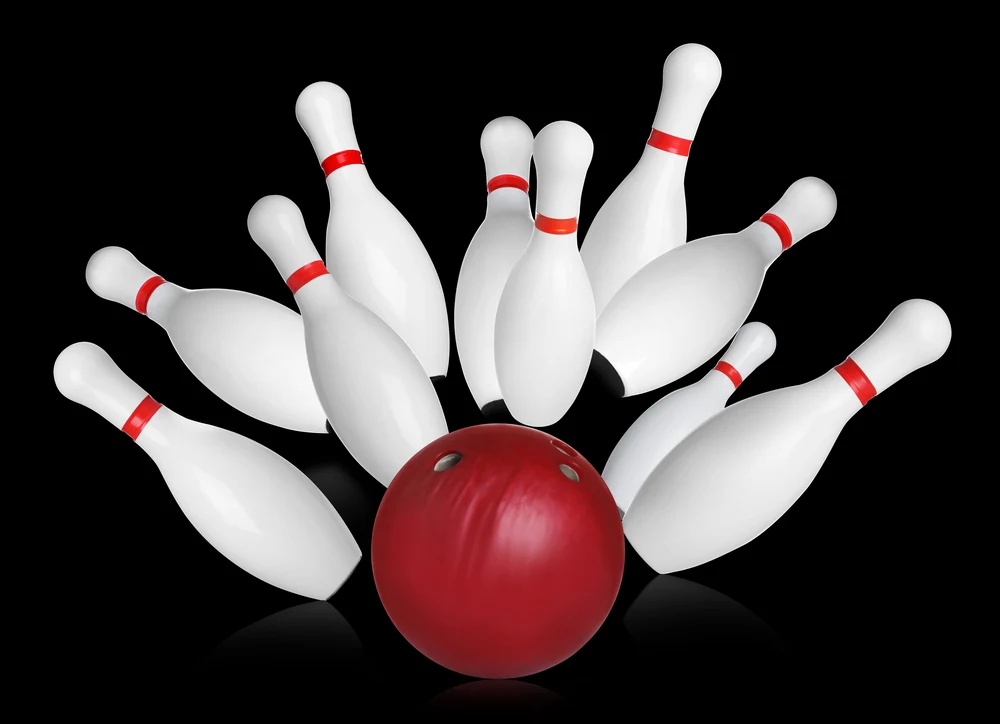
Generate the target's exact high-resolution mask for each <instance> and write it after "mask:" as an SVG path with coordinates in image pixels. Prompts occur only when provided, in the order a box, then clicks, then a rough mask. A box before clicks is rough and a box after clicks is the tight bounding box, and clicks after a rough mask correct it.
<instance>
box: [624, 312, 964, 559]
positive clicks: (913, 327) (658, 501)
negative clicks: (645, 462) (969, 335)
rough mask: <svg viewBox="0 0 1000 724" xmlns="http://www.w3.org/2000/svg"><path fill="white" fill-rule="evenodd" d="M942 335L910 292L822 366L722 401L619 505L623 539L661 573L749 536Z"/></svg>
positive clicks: (936, 351)
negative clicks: (854, 345) (808, 376)
mask: <svg viewBox="0 0 1000 724" xmlns="http://www.w3.org/2000/svg"><path fill="white" fill-rule="evenodd" d="M950 341H951V324H950V323H949V321H948V317H947V316H946V315H945V313H944V311H942V309H941V307H939V306H938V305H936V304H934V303H933V302H929V301H927V300H924V299H911V300H910V301H908V302H903V303H902V304H900V305H899V306H898V307H896V308H895V309H894V310H893V311H892V313H891V314H889V317H888V318H887V319H886V320H885V322H884V323H883V324H882V326H880V327H879V328H878V329H877V330H876V331H875V333H874V334H872V336H871V337H869V338H868V340H867V341H865V343H864V344H862V345H861V346H860V347H858V349H857V350H855V352H854V354H852V355H851V356H850V357H848V358H847V360H845V361H844V362H843V363H842V364H839V365H837V366H836V367H834V368H833V369H832V370H830V371H829V372H827V373H826V374H825V375H823V376H821V377H819V378H817V379H815V380H813V381H812V382H807V383H805V384H802V385H796V386H794V387H786V388H784V389H780V390H774V391H771V392H765V393H764V394H761V395H757V396H756V397H750V398H747V399H745V400H741V401H740V402H736V403H734V404H732V405H730V406H729V407H727V408H726V409H724V410H723V411H722V412H720V413H718V414H717V415H715V416H714V417H712V418H711V419H709V420H708V421H707V422H706V423H705V424H703V425H701V426H700V427H699V428H698V429H697V430H695V431H694V432H692V433H691V434H690V435H689V436H688V437H687V438H685V439H684V440H683V441H681V443H680V444H678V445H677V447H675V448H674V449H673V451H671V452H670V454H668V455H667V456H666V457H665V458H664V459H663V462H661V463H660V464H659V465H658V466H657V467H656V469H655V470H654V471H653V472H652V474H650V476H649V478H647V480H646V482H645V483H644V484H643V486H642V487H641V488H640V489H639V492H638V494H637V495H636V496H635V499H634V500H633V501H632V505H631V506H630V507H629V509H628V511H626V513H625V520H624V523H623V524H624V527H625V535H626V536H627V537H628V539H629V542H631V544H632V546H633V547H634V548H635V550H636V552H638V553H639V555H640V556H642V558H643V560H645V561H646V563H648V564H649V565H650V566H651V567H652V568H654V569H655V570H656V571H658V572H660V573H671V572H673V571H681V570H684V569H687V568H691V567H693V566H697V565H700V564H702V563H707V562H708V561H711V560H713V559H715V558H718V557H719V556H722V555H725V554H726V553H728V552H730V551H732V550H735V549H736V548H739V547H740V546H743V545H745V544H747V543H749V542H750V541H752V540H753V539H754V538H756V537H757V536H758V535H760V534H761V533H763V532H764V531H765V530H767V529H768V527H770V526H771V525H772V524H773V523H774V522H775V521H776V520H778V518H780V517H781V516H782V514H783V513H784V512H785V511H786V510H788V509H789V508H790V507H791V506H792V504H793V503H794V502H795V501H796V500H797V499H798V498H799V496H800V495H802V493H803V492H805V490H806V488H807V487H808V486H809V484H810V483H811V482H812V481H813V479H814V478H815V477H816V474H817V473H818V472H819V469H820V467H821V466H822V465H823V463H824V461H825V460H826V458H827V456H828V455H829V453H830V449H831V448H832V447H833V444H834V442H836V440H837V437H838V436H839V435H840V432H841V430H842V429H843V427H844V425H845V424H846V423H847V421H848V420H849V419H851V417H853V416H854V414H855V413H856V412H857V411H858V410H860V409H861V408H862V407H863V406H864V405H865V403H867V402H868V401H869V400H870V399H871V398H872V397H874V396H875V395H876V394H878V393H880V392H885V390H886V388H888V387H889V386H890V385H891V384H893V383H894V382H896V381H897V380H899V379H901V378H902V377H904V376H906V375H908V374H909V373H910V372H913V371H914V370H917V369H919V368H921V367H923V366H924V365H927V364H930V363H931V362H933V361H935V360H936V359H938V358H939V357H940V356H941V355H942V354H944V352H945V350H946V349H947V348H948V343H949V342H950Z"/></svg>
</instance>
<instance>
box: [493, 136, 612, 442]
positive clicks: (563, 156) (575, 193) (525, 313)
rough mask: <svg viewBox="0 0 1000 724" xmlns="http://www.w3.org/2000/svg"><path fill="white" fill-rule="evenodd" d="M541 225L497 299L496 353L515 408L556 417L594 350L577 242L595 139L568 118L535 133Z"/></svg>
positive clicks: (525, 416) (533, 422)
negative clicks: (584, 191) (586, 180)
mask: <svg viewBox="0 0 1000 724" xmlns="http://www.w3.org/2000/svg"><path fill="white" fill-rule="evenodd" d="M533 154H534V158H535V172H536V174H537V178H538V190H537V194H536V197H535V228H534V230H533V231H532V234H531V239H530V241H529V242H528V248H527V249H526V250H525V252H524V253H523V254H522V255H521V258H520V259H518V261H517V264H516V265H515V266H514V269H513V270H512V271H511V273H510V276H509V277H508V278H507V283H506V284H505V285H504V289H503V293H502V294H501V295H500V303H499V304H498V305H497V317H496V329H495V331H494V358H495V361H496V369H497V380H498V381H499V382H500V391H501V392H502V394H503V399H504V402H505V403H506V405H507V409H508V411H509V412H510V414H511V416H512V417H513V418H514V419H515V420H517V421H518V422H520V423H522V424H524V425H530V426H532V427H545V426H547V425H553V424H555V423H556V422H558V421H559V420H560V419H561V418H562V416H563V415H565V414H566V411H567V410H569V408H570V406H571V405H572V404H573V402H574V401H575V400H576V397H577V395H578V394H579V393H580V389H581V388H582V387H583V382H584V378H585V377H586V376H587V370H588V369H589V367H590V362H591V359H592V357H593V352H594V316H595V315H594V295H593V292H591V290H590V281H589V280H588V279H587V270H586V269H585V268H584V266H583V260H582V259H580V250H579V248H578V246H577V216H579V214H580V197H581V196H582V194H583V182H584V179H585V178H586V176H587V168H588V167H589V166H590V161H591V159H592V158H593V156H594V142H593V140H591V138H590V135H589V134H588V133H587V132H586V131H585V130H583V128H581V127H580V126H578V125H577V124H575V123H572V122H570V121H556V122H555V123H550V124H549V125H547V126H546V127H545V128H543V129H542V130H541V131H539V132H538V136H537V137H536V138H535V143H534V150H533Z"/></svg>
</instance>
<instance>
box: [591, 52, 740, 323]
mask: <svg viewBox="0 0 1000 724" xmlns="http://www.w3.org/2000/svg"><path fill="white" fill-rule="evenodd" d="M721 78H722V64H721V63H720V62H719V59H718V57H716V55H715V53H713V52H712V51H711V50H709V49H708V48H706V47H705V46H704V45H698V44H697V43H688V44H687V45H682V46H680V47H679V48H676V49H675V50H674V51H673V52H672V53H670V55H668V56H667V59H666V61H665V62H664V63H663V85H662V87H661V90H660V103H659V106H657V109H656V116H655V118H654V119H653V130H652V132H651V133H650V135H649V140H648V141H647V142H646V148H645V150H644V151H643V153H642V156H641V157H640V159H639V163H638V164H636V166H635V168H634V169H632V171H631V172H630V173H629V175H628V176H626V177H625V180H624V181H622V182H621V184H620V185H619V186H618V188H617V189H615V191H614V193H612V194H611V196H609V197H608V200H607V201H605V202H604V205H603V206H602V207H601V209H600V211H598V212H597V216H595V217H594V221H593V223H592V224H591V225H590V229H589V230H588V231H587V238H586V239H585V240H584V242H583V246H582V248H581V249H580V254H581V256H582V257H583V263H584V264H585V265H586V267H587V274H589V275H590V284H591V286H592V287H593V289H594V303H595V307H596V310H597V314H598V315H600V313H601V311H602V310H603V309H604V307H605V305H607V303H608V302H609V301H611V298H612V297H613V296H614V295H615V293H616V292H617V291H618V290H619V289H621V287H622V285H623V284H625V282H626V281H628V279H629V277H631V276H632V275H633V274H635V273H636V272H637V271H639V270H640V269H641V268H642V267H643V266H645V265H646V264H648V263H649V262H651V261H652V260H653V259H655V258H656V257H658V256H659V255H660V254H663V253H665V252H668V251H670V250H671V249H674V248H676V247H678V246H680V245H681V244H683V243H684V242H685V241H687V203H686V201H685V197H684V172H685V171H686V170H687V161H688V151H689V150H690V148H691V142H692V141H693V140H694V135H695V132H696V131H697V130H698V125H699V124H700V123H701V117H702V115H704V113H705V108H706V107H707V106H708V102H709V101H710V100H711V99H712V96H713V95H714V94H715V90H716V89H717V88H718V87H719V81H720V80H721Z"/></svg>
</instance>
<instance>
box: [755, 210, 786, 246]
mask: <svg viewBox="0 0 1000 724" xmlns="http://www.w3.org/2000/svg"><path fill="white" fill-rule="evenodd" d="M760 220H761V221H763V222H764V223H765V224H767V225H768V226H770V227H771V228H772V229H774V230H775V232H776V233H777V234H778V238H779V239H781V250H782V251H784V250H785V249H787V248H788V247H790V246H791V245H792V231H791V229H789V228H788V224H786V223H785V222H784V220H783V219H782V218H781V217H780V216H777V215H776V214H764V215H763V216H761V217H760Z"/></svg>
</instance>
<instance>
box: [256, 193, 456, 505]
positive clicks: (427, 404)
mask: <svg viewBox="0 0 1000 724" xmlns="http://www.w3.org/2000/svg"><path fill="white" fill-rule="evenodd" d="M247 228H248V229H249V230H250V236H252V237H253V240H254V241H255V242H256V243H257V245H258V246H259V247H260V248H261V249H263V250H264V252H265V253H266V254H267V255H268V256H269V257H270V258H271V261H272V262H274V265H275V267H277V269H278V271H279V272H281V276H282V278H284V279H285V281H286V283H287V284H288V288H289V289H291V290H292V294H294V295H295V302H296V304H298V305H299V311H300V312H302V320H303V322H304V324H305V340H306V356H307V357H308V359H309V369H310V371H311V372H312V379H313V384H314V385H315V387H316V393H317V394H318V395H319V400H320V402H321V403H322V404H323V409H324V410H325V411H326V416H327V418H328V419H329V420H330V425H331V427H333V430H334V432H335V433H336V434H337V437H339V438H340V440H341V442H343V443H344V447H346V448H347V450H348V452H350V453H351V455H353V456H354V459H355V460H357V461H358V462H359V463H360V464H361V466H362V467H363V468H364V469H365V470H367V471H368V472H369V473H370V474H371V475H372V476H373V477H374V478H376V479H377V480H378V481H379V482H380V483H382V484H383V485H385V486H386V487H388V485H389V483H390V482H392V478H393V477H394V476H395V475H396V472H397V471H398V470H399V469H400V468H401V467H403V463H405V462H406V461H407V460H409V459H410V457H412V456H413V454H414V453H415V452H417V451H418V450H420V449H421V448H422V447H424V446H425V445H426V444H427V443H429V442H431V441H432V440H436V439H437V438H439V437H441V436H442V435H445V434H447V432H448V426H447V424H446V423H445V418H444V411H443V410H442V409H441V403H440V401H439V400H438V397H437V393H436V392H435V391H434V385H433V384H432V383H431V381H430V379H429V378H428V377H427V375H426V374H425V373H424V371H423V368H422V367H421V366H420V362H419V361H418V360H417V358H416V356H415V355H414V354H413V351H412V350H411V349H410V348H409V347H408V346H407V345H406V343H405V342H404V341H403V340H402V339H400V338H399V336H398V335H396V333H395V332H393V331H392V329H390V328H389V326H388V325H387V324H386V323H385V322H383V321H382V320H381V319H380V318H379V317H378V316H377V315H375V314H374V313H373V312H372V311H370V310H369V309H368V308H367V307H365V306H364V305H362V304H360V303H359V302H357V301H355V300H354V299H353V298H352V297H351V296H350V295H348V294H347V293H346V292H344V290H343V289H341V288H340V286H339V285H338V284H337V282H336V281H334V279H333V277H332V276H331V275H330V273H329V272H328V271H327V269H326V266H325V265H324V264H323V262H322V261H321V260H320V258H319V254H318V253H317V252H316V247H315V246H314V245H313V242H312V240H311V239H310V238H309V232H308V231H306V224H305V221H304V220H303V218H302V212H301V211H299V207H298V206H296V205H295V204H294V203H292V202H291V201H290V200H289V199H287V198H285V197H284V196H265V197H264V198H262V199H261V200H260V201H258V202H257V203H256V204H254V206H253V208H252V209H251V210H250V216H249V218H248V219H247Z"/></svg>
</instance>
